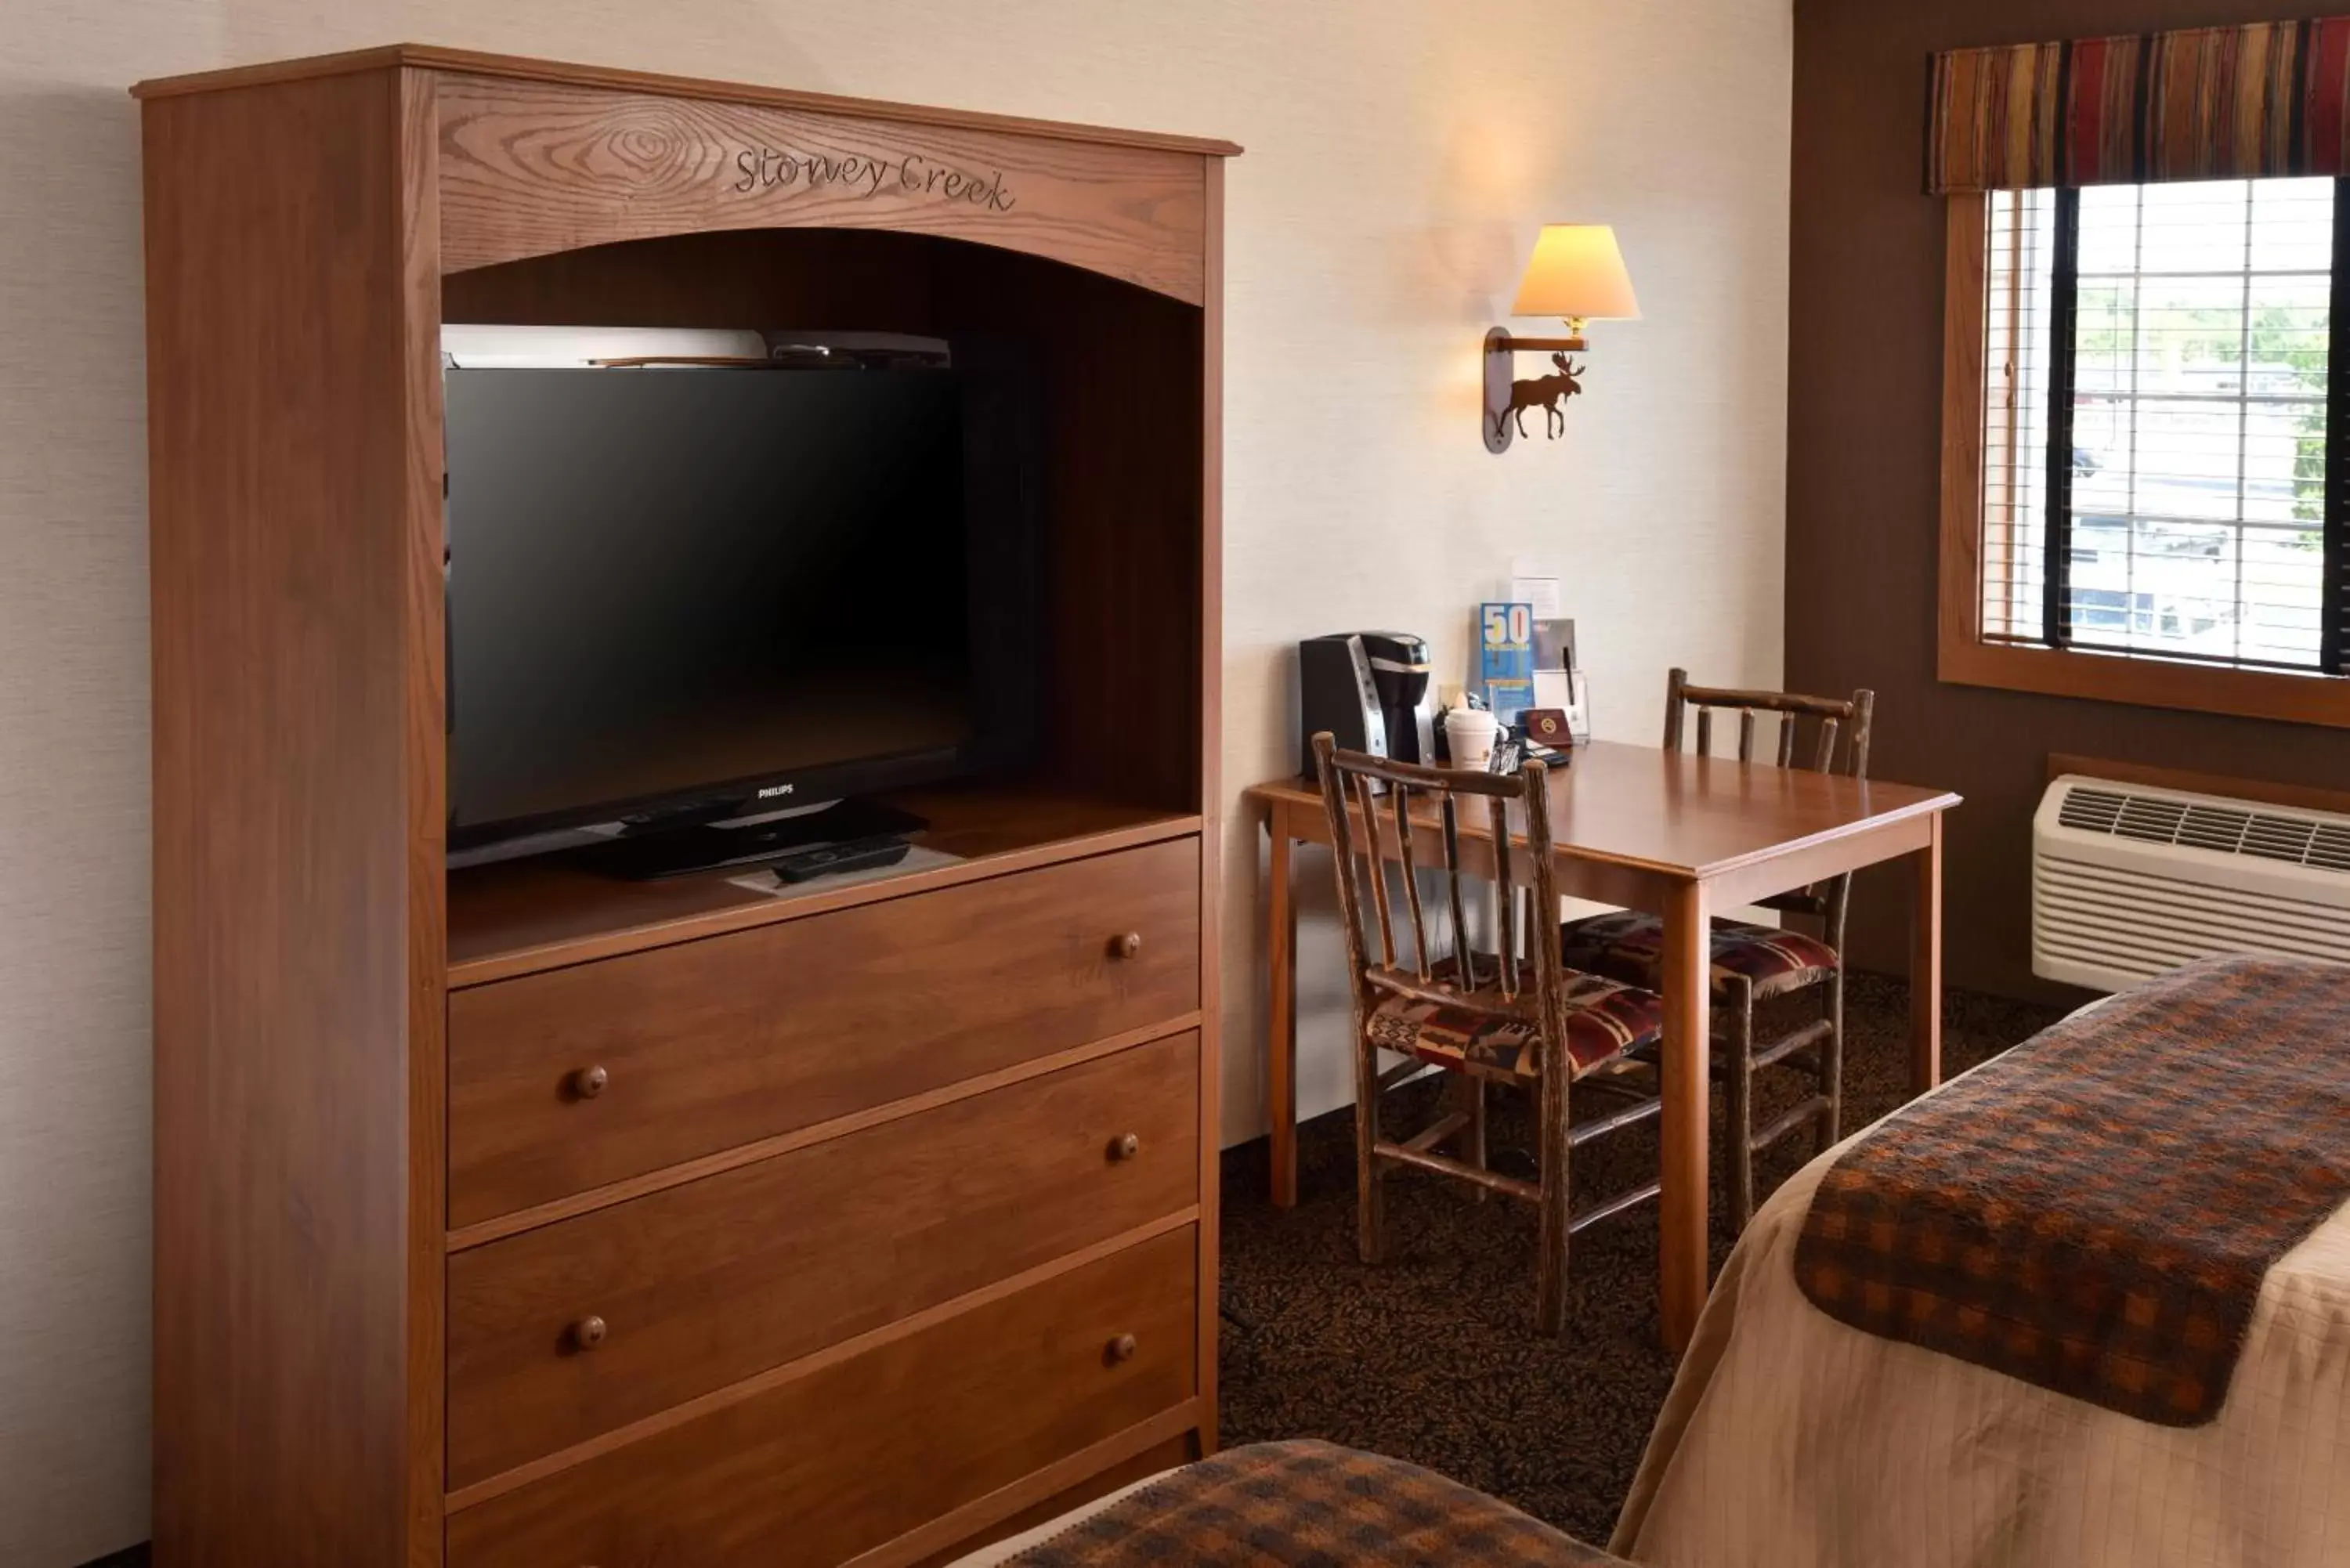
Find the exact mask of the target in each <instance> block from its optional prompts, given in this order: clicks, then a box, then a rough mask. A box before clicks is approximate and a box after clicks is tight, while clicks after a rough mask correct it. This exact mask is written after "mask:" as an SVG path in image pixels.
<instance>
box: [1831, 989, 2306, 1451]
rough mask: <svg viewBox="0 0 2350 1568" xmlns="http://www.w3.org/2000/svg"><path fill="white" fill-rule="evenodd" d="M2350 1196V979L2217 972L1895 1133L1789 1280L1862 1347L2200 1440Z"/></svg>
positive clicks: (1911, 1112)
mask: <svg viewBox="0 0 2350 1568" xmlns="http://www.w3.org/2000/svg"><path fill="white" fill-rule="evenodd" d="M2345 1197H2350V967H2345V966H2342V965H2338V964H2328V963H2319V962H2316V961H2303V960H2293V959H2270V958H2258V959H2254V958H2226V959H2214V960H2210V961H2205V962H2201V963H2197V964H2192V965H2189V967H2187V968H2185V969H2182V970H2178V971H2174V972H2173V973H2170V974H2168V975H2165V976H2163V977H2161V978H2160V979H2158V980H2156V981H2151V982H2149V983H2148V984H2147V985H2144V986H2141V987H2140V988H2138V989H2137V990H2136V991H2131V992H2124V993H2123V994H2121V995H2119V996H2117V997H2116V998H2115V999H2114V1000H2113V1001H2112V1002H2108V1003H2106V1005H2105V1006H2104V1007H2102V1008H2099V1009H2098V1010H2097V1011H2096V1012H2091V1013H2086V1014H2084V1015H2082V1016H2079V1017H2076V1018H2071V1019H2067V1020H2066V1021H2065V1022H2064V1023H2059V1024H2057V1025H2056V1026H2055V1027H2054V1028H2053V1029H2049V1030H2046V1031H2044V1032H2043V1033H2040V1034H2037V1035H2035V1036H2033V1038H2032V1039H2030V1040H2028V1041H2026V1042H2024V1043H2023V1044H2021V1045H2018V1046H2017V1047H2015V1048H2014V1049H2013V1050H2012V1051H2010V1052H2009V1053H2007V1054H2006V1055H2004V1056H2002V1057H1999V1058H1997V1059H1996V1060H1994V1061H1992V1062H1991V1063H1988V1064H1985V1065H1984V1066H1982V1067H1981V1068H1978V1069H1977V1070H1976V1071H1975V1072H1974V1073H1973V1074H1971V1075H1969V1076H1967V1077H1965V1078H1962V1079H1960V1080H1959V1081H1958V1082H1956V1083H1954V1084H1952V1085H1950V1087H1949V1088H1947V1089H1945V1090H1943V1091H1942V1092H1941V1093H1940V1094H1939V1095H1937V1096H1934V1097H1933V1098H1931V1099H1929V1100H1925V1101H1922V1102H1920V1103H1919V1104H1918V1105H1915V1106H1910V1107H1909V1108H1908V1109H1907V1110H1903V1111H1899V1112H1897V1113H1896V1114H1894V1115H1893V1116H1889V1117H1887V1119H1886V1120H1885V1122H1884V1123H1882V1124H1881V1125H1880V1126H1879V1127H1877V1130H1875V1131H1874V1132H1871V1133H1870V1134H1868V1136H1867V1137H1864V1138H1862V1139H1860V1140H1859V1141H1858V1142H1856V1143H1855V1144H1854V1145H1853V1146H1852V1147H1850V1148H1848V1149H1846V1151H1845V1153H1844V1154H1843V1156H1842V1157H1840V1158H1838V1159H1837V1160H1836V1162H1835V1166H1834V1167H1832V1168H1830V1169H1829V1171H1828V1172H1827V1174H1826V1175H1825V1177H1824V1178H1823V1179H1822V1180H1821V1182H1820V1186H1819V1189H1818V1190H1817V1191H1816V1192H1815V1193H1814V1196H1813V1198H1812V1206H1811V1211H1810V1213H1809V1214H1808V1215H1807V1216H1806V1217H1805V1219H1804V1230H1803V1233H1802V1235H1801V1236H1800V1237H1799V1238H1798V1239H1797V1241H1796V1246H1795V1278H1796V1282H1797V1283H1798V1284H1799V1285H1801V1286H1802V1288H1803V1291H1804V1294H1805V1295H1806V1296H1808V1297H1809V1298H1810V1299H1811V1301H1812V1303H1813V1304H1814V1305H1815V1306H1817V1307H1818V1308H1819V1309H1820V1310H1821V1311H1823V1312H1825V1313H1826V1314H1828V1315H1829V1316H1831V1317H1833V1318H1835V1319H1836V1320H1838V1321H1839V1322H1842V1323H1846V1324H1851V1325H1852V1326H1853V1327H1855V1328H1858V1329H1863V1330H1866V1331H1867V1332H1868V1333H1870V1334H1879V1335H1882V1336H1883V1337H1885V1338H1887V1339H1896V1340H1901V1341H1904V1342H1906V1343H1908V1344H1910V1345H1922V1346H1924V1347H1926V1348H1927V1349H1929V1350H1937V1351H1940V1352H1941V1353H1942V1354H1944V1355H1954V1356H1956V1357H1958V1358H1959V1359H1960V1360H1961V1361H1968V1362H1972V1363H1973V1364H1974V1365H1976V1366H1985V1367H1989V1368H1991V1370H1992V1371H1995V1372H2003V1373H2006V1374H2007V1375H2009V1376H2012V1377H2019V1378H2022V1380H2024V1381H2025V1382H2027V1383H2033V1384H2036V1385H2038V1386H2041V1387H2043V1388H2049V1389H2054V1391H2056V1392H2058V1393H2060V1394H2067V1395H2070V1396H2072V1397H2074V1398H2077V1399H2085V1400H2087V1401H2089V1402H2090V1403H2092V1404H2095V1405H2100V1406H2103V1407H2106V1409H2108V1410H2118V1411H2120V1412H2121V1413H2123V1414H2124V1415H2127V1416H2134V1417H2138V1418H2139V1419H2141V1420H2146V1421H2151V1422H2154V1423H2156V1424H2158V1425H2160V1426H2165V1427H2196V1426H2201V1425H2203V1424H2204V1423H2206V1422H2208V1421H2210V1420H2211V1419H2212V1418H2213V1417H2216V1416H2218V1415H2219V1413H2220V1407H2221V1406H2222V1405H2223V1404H2224V1403H2225V1402H2226V1400H2227V1397H2228V1382H2229V1379H2230V1377H2231V1376H2233V1375H2234V1372H2235V1367H2236V1358H2237V1355H2238V1354H2239V1352H2240V1351H2241V1349H2242V1346H2243V1342H2244V1334H2245V1330H2246V1328H2247V1327H2248V1326H2249V1324H2251V1316H2252V1308H2253V1305H2254V1303H2256V1302H2257V1301H2258V1300H2259V1297H2260V1293H2261V1284H2262V1280H2263V1279H2265V1278H2266V1276H2267V1274H2268V1271H2269V1268H2270V1265H2272V1264H2273V1263H2274V1262H2276V1261H2277V1260H2278V1259H2279V1258H2282V1256H2284V1254H2285V1253H2286V1252H2288V1251H2292V1250H2293V1247H2294V1246H2296V1245H2297V1244H2299V1243H2300V1242H2301V1241H2303V1239H2304V1238H2306V1237H2307V1236H2308V1235H2309V1234H2310V1232H2311V1231H2314V1230H2315V1229H2316V1228H2317V1226H2318V1225H2319V1224H2320V1223H2321V1222H2322V1221H2324V1220H2325V1219H2326V1217H2327V1216H2329V1215H2330V1214H2332V1213H2333V1212H2334V1210H2335V1209H2337V1208H2339V1207H2340V1206H2341V1204H2342V1202H2343V1200H2344V1199H2345Z"/></svg>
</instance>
